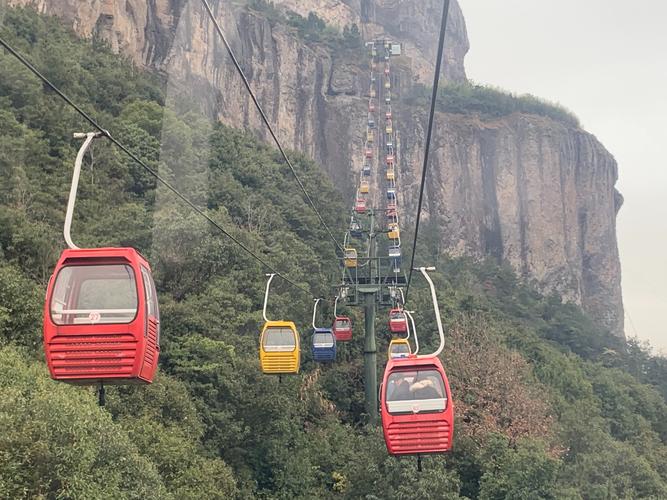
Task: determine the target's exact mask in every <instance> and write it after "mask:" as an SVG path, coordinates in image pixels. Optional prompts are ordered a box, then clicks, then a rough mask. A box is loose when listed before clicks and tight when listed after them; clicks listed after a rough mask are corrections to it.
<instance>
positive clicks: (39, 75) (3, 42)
mask: <svg viewBox="0 0 667 500" xmlns="http://www.w3.org/2000/svg"><path fill="white" fill-rule="evenodd" d="M0 45H2V46H3V47H4V48H5V49H6V50H7V51H8V52H9V53H10V54H12V55H13V56H14V57H15V58H16V59H18V60H19V61H20V62H21V63H22V64H23V65H24V66H25V67H26V68H28V69H29V70H30V71H31V72H32V73H33V74H34V75H35V76H36V77H37V78H39V79H40V80H41V81H42V82H43V83H45V84H46V85H47V86H48V87H49V88H51V90H53V91H54V92H55V93H56V94H58V96H60V98H62V99H63V100H64V101H65V102H66V103H67V104H69V105H70V106H71V107H72V108H73V109H74V110H75V111H76V112H77V113H78V114H79V115H81V116H82V117H83V118H84V119H85V120H86V121H87V122H88V123H89V124H90V125H92V126H93V127H94V128H95V129H97V130H98V131H99V132H101V133H102V135H104V137H106V138H107V139H109V141H111V142H112V143H113V144H114V145H115V146H116V147H118V149H120V150H121V151H123V152H124V153H125V154H127V155H128V156H129V157H130V158H131V159H132V160H134V161H135V162H136V163H137V164H138V165H140V166H141V167H142V168H143V169H144V170H146V171H147V172H148V173H149V174H150V175H152V176H153V177H154V178H155V179H156V180H157V181H158V182H160V183H161V184H162V185H163V186H165V187H166V188H167V189H169V190H170V191H171V192H172V193H174V194H175V195H176V196H177V197H178V198H180V200H181V201H182V202H183V203H185V204H186V205H187V206H189V207H190V208H191V209H192V210H194V211H195V212H196V213H197V214H198V215H200V216H201V217H203V218H204V219H206V221H207V222H208V223H209V224H211V225H212V226H213V227H215V228H216V229H217V230H218V231H220V232H221V233H222V234H224V235H225V236H226V237H227V238H229V239H230V240H232V241H233V242H234V243H235V244H236V245H238V246H239V247H240V248H241V249H242V250H243V251H245V252H246V253H247V254H248V255H250V256H251V257H253V258H254V259H255V260H256V261H257V262H259V263H260V264H262V265H263V266H264V267H266V268H267V269H269V270H270V271H271V272H272V273H274V274H275V275H276V276H278V277H279V278H281V279H283V280H284V281H286V282H287V283H289V284H290V285H292V286H293V287H295V288H298V289H299V290H301V291H302V292H304V293H306V294H308V295H311V296H312V295H313V294H312V292H310V291H309V290H308V289H306V288H304V287H302V286H301V285H298V284H297V283H295V282H294V281H292V280H291V279H290V278H288V277H287V276H285V275H283V274H281V273H280V272H278V271H277V270H276V269H275V268H274V267H273V266H272V265H271V264H269V263H268V262H266V261H265V260H264V259H262V258H261V257H260V256H259V255H257V254H256V253H255V252H253V251H252V250H250V249H249V248H248V247H247V246H246V245H244V244H243V243H242V242H241V241H240V240H238V239H237V238H236V237H234V236H233V235H232V234H230V233H229V232H228V231H227V230H226V229H225V228H224V227H222V226H221V225H220V224H218V223H217V222H216V221H214V220H213V219H211V217H210V216H208V215H207V214H206V213H205V212H204V211H203V210H202V209H200V208H199V207H197V206H196V205H195V204H194V203H193V202H191V201H190V200H189V199H188V198H186V197H185V195H183V194H182V193H181V192H180V191H178V189H176V188H175V187H174V186H172V185H171V184H170V183H169V182H168V181H167V180H165V179H164V178H163V177H161V176H160V175H159V174H158V173H157V172H156V171H155V170H153V169H152V168H150V167H149V166H148V165H146V163H144V161H142V160H141V159H140V158H139V157H138V156H137V155H135V154H134V153H133V152H132V151H130V150H129V149H127V148H126V147H125V146H124V145H123V144H122V143H121V142H119V141H118V140H117V139H115V138H114V137H112V136H111V134H110V133H109V131H108V130H106V129H104V128H102V127H101V126H100V125H99V124H98V123H97V121H95V119H94V118H92V117H91V116H90V115H89V114H88V113H86V112H85V111H84V110H83V109H81V107H80V106H78V105H77V104H76V103H74V101H72V100H71V99H70V98H69V97H68V96H67V95H66V94H64V93H63V92H62V91H61V90H60V89H59V88H58V87H56V86H55V85H54V84H53V83H51V82H50V81H49V79H48V78H46V77H45V76H44V75H43V74H42V73H41V72H40V71H39V70H38V69H37V68H35V67H34V66H33V65H32V64H31V63H30V61H28V60H27V59H26V58H25V57H24V56H23V55H22V54H21V53H19V52H18V51H17V50H16V49H14V48H13V47H12V46H11V45H10V44H9V43H8V42H7V41H6V40H4V38H2V36H0Z"/></svg>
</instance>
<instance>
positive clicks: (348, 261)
mask: <svg viewBox="0 0 667 500" xmlns="http://www.w3.org/2000/svg"><path fill="white" fill-rule="evenodd" d="M344 260H345V267H347V268H352V267H357V250H356V249H354V248H346V249H345V259H344Z"/></svg>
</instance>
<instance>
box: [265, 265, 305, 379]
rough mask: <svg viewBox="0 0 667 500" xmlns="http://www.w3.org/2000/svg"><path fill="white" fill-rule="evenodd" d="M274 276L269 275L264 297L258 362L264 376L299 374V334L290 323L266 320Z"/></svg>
mask: <svg viewBox="0 0 667 500" xmlns="http://www.w3.org/2000/svg"><path fill="white" fill-rule="evenodd" d="M274 277H275V274H271V275H269V281H268V282H267V283H266V294H265V295H264V310H263V315H264V322H265V323H264V327H263V328H262V333H261V335H260V338H259V362H260V366H261V367H262V372H263V373H266V374H276V375H283V374H292V373H299V367H300V364H301V346H300V342H299V332H298V331H297V329H296V325H295V324H294V323H293V322H292V321H269V320H268V319H267V318H266V305H267V302H268V299H269V287H270V285H271V281H272V280H273V278H274Z"/></svg>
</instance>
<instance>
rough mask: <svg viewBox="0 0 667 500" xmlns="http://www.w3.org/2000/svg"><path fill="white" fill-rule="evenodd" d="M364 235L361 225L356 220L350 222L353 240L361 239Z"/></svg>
mask: <svg viewBox="0 0 667 500" xmlns="http://www.w3.org/2000/svg"><path fill="white" fill-rule="evenodd" d="M363 235H364V233H363V230H362V227H361V224H359V222H357V221H356V220H353V221H352V222H350V236H352V237H353V238H361V237H362V236H363Z"/></svg>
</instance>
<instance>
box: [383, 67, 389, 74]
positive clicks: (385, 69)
mask: <svg viewBox="0 0 667 500" xmlns="http://www.w3.org/2000/svg"><path fill="white" fill-rule="evenodd" d="M384 74H385V75H388V74H389V65H386V66H385V67H384Z"/></svg>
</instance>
